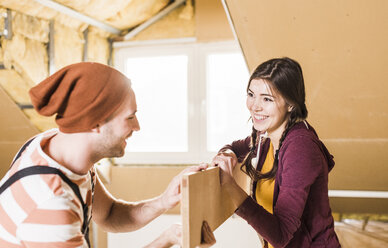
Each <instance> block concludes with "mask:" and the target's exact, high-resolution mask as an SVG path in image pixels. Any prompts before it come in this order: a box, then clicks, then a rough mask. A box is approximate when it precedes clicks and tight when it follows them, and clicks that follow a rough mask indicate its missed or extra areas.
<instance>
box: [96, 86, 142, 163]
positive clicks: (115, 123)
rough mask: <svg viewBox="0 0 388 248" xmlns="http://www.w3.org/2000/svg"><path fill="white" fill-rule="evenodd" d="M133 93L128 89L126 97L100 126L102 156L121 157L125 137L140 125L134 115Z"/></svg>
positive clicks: (134, 100)
mask: <svg viewBox="0 0 388 248" xmlns="http://www.w3.org/2000/svg"><path fill="white" fill-rule="evenodd" d="M136 111H137V105H136V98H135V93H134V92H133V90H132V89H130V91H129V94H128V97H127V98H126V99H125V100H124V102H123V103H122V104H121V105H120V107H119V108H118V109H117V110H116V112H115V113H114V114H113V117H112V118H110V119H109V120H108V121H107V122H106V123H105V124H103V125H102V126H101V134H102V139H101V148H102V149H101V150H100V152H101V153H102V154H101V155H103V157H122V156H123V155H124V152H125V147H126V145H127V142H126V139H127V138H129V137H131V135H132V133H133V132H134V131H139V130H140V126H139V122H138V120H137V117H136Z"/></svg>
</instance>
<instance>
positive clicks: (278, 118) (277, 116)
mask: <svg viewBox="0 0 388 248" xmlns="http://www.w3.org/2000/svg"><path fill="white" fill-rule="evenodd" d="M247 108H248V110H249V112H250V113H251V117H252V121H253V126H254V127H255V129H256V130H257V131H261V132H265V131H267V132H268V134H269V135H271V134H275V135H276V136H278V137H280V136H281V134H282V133H283V131H284V129H285V126H286V124H287V120H288V114H289V111H291V108H290V107H289V105H288V104H286V102H285V100H284V98H283V97H282V96H281V95H280V94H279V93H277V92H274V91H273V90H271V88H270V86H269V84H268V83H267V82H266V81H265V80H263V79H253V80H252V81H251V83H250V85H249V88H248V95H247Z"/></svg>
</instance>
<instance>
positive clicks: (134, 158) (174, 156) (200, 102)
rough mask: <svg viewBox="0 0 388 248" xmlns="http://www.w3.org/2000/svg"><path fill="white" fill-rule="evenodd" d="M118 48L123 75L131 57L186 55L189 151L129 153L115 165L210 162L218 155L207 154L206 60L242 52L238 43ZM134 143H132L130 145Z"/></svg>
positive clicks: (132, 44)
mask: <svg viewBox="0 0 388 248" xmlns="http://www.w3.org/2000/svg"><path fill="white" fill-rule="evenodd" d="M114 48H115V49H114V65H115V68H116V69H118V70H119V71H121V72H123V73H124V72H125V60H126V58H128V57H139V56H163V55H178V54H186V55H187V56H188V68H187V73H188V75H187V80H188V81H187V100H188V103H187V106H188V110H187V114H188V116H187V118H188V120H187V123H188V128H187V130H188V134H187V137H188V151H187V152H128V151H126V152H125V154H124V156H123V157H121V158H116V159H115V162H116V163H119V164H196V163H200V162H210V161H211V159H212V158H213V157H214V155H215V154H216V152H209V151H207V130H206V129H207V120H206V107H207V106H206V97H207V95H206V87H207V81H206V80H207V77H206V66H207V63H206V56H207V54H209V53H222V52H241V49H240V47H239V44H238V42H237V41H222V42H212V43H197V42H195V41H193V40H182V41H179V40H175V41H170V42H160V43H158V42H143V43H139V42H126V43H125V44H121V45H117V46H115V47H114ZM135 94H136V92H135ZM140 126H141V123H140ZM140 132H141V130H140ZM139 134H140V133H139ZM242 138H243V137H242ZM130 142H131V141H130V139H129V141H128V143H130ZM220 148H221V147H220Z"/></svg>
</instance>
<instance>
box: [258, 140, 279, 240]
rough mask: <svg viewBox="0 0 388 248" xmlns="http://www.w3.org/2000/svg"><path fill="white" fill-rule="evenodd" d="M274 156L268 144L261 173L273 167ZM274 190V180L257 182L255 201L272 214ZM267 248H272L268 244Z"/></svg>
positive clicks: (271, 147)
mask: <svg viewBox="0 0 388 248" xmlns="http://www.w3.org/2000/svg"><path fill="white" fill-rule="evenodd" d="M273 162H274V155H273V145H272V143H270V144H269V149H268V153H267V157H266V158H265V161H264V164H263V168H261V173H266V172H269V171H270V170H271V169H272V167H273ZM274 189H275V179H274V178H273V179H270V180H260V181H258V182H257V186H256V192H255V193H256V200H257V203H258V204H260V205H261V206H263V208H264V209H265V210H267V211H268V212H270V213H271V214H273V194H274ZM268 247H272V248H273V246H272V245H271V244H270V243H268Z"/></svg>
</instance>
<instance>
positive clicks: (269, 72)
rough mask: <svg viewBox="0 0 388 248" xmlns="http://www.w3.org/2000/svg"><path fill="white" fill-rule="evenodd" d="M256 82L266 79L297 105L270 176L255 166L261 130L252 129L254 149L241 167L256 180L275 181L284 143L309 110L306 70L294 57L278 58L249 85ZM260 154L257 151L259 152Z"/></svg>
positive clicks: (266, 64) (259, 70)
mask: <svg viewBox="0 0 388 248" xmlns="http://www.w3.org/2000/svg"><path fill="white" fill-rule="evenodd" d="M254 79H263V80H265V81H266V82H267V83H268V85H269V86H270V88H271V89H272V90H274V91H276V92H277V93H278V94H280V95H281V96H282V97H283V98H284V100H285V102H286V103H287V104H289V105H291V106H293V108H292V110H291V112H290V114H289V118H288V120H287V125H286V127H285V129H284V131H283V134H282V136H281V138H280V141H279V148H278V149H277V150H276V152H275V158H274V164H273V167H272V169H271V170H270V171H269V172H267V173H260V172H259V171H256V169H255V168H254V167H253V165H252V162H251V160H252V158H253V154H254V152H255V151H256V149H257V143H258V137H257V136H258V135H257V130H255V128H254V127H252V134H251V149H250V152H249V153H248V154H247V156H246V157H245V159H244V161H243V162H242V165H241V170H242V171H244V172H245V173H246V174H247V175H248V176H250V177H251V178H252V179H253V180H255V181H256V180H260V179H271V178H274V177H275V176H276V173H277V170H278V159H279V158H278V156H279V150H280V148H281V147H282V143H283V141H284V139H285V138H286V135H287V133H288V131H289V130H290V129H291V128H292V127H293V126H294V125H295V124H296V123H297V122H298V121H301V120H304V119H306V118H307V108H306V104H305V97H306V96H305V89H304V80H303V74H302V68H301V67H300V65H299V63H298V62H296V61H295V60H293V59H290V58H275V59H271V60H268V61H266V62H264V63H262V64H260V65H259V66H258V67H257V68H256V70H255V71H254V72H253V73H252V75H251V77H250V78H249V83H248V86H247V92H248V90H249V86H250V84H251V82H252V80H254ZM259 152H260V151H257V153H259Z"/></svg>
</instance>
